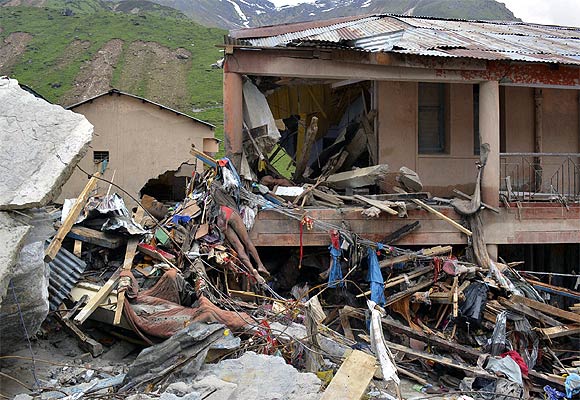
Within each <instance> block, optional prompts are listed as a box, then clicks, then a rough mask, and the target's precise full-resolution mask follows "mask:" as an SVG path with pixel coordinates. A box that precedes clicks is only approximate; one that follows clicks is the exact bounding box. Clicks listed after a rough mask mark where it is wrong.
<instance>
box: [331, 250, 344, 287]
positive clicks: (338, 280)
mask: <svg viewBox="0 0 580 400" xmlns="http://www.w3.org/2000/svg"><path fill="white" fill-rule="evenodd" d="M328 248H329V249H330V257H331V258H332V260H331V267H330V274H329V275H328V287H330V288H335V287H337V286H338V287H344V282H343V281H342V269H341V268H340V259H339V257H340V253H341V251H340V249H337V248H335V247H334V246H332V245H331V246H328Z"/></svg>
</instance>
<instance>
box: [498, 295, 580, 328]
mask: <svg viewBox="0 0 580 400" xmlns="http://www.w3.org/2000/svg"><path fill="white" fill-rule="evenodd" d="M510 300H511V301H513V302H514V303H517V304H524V305H526V306H528V307H531V308H534V309H536V310H539V311H541V312H543V313H546V314H550V315H553V316H555V317H558V318H562V319H565V320H568V321H574V322H580V314H576V313H573V312H570V311H565V310H560V309H559V308H556V307H553V306H551V305H549V304H544V303H540V302H539V301H535V300H532V299H528V298H526V297H522V296H517V295H514V296H511V297H510Z"/></svg>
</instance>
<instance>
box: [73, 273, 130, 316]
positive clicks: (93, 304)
mask: <svg viewBox="0 0 580 400" xmlns="http://www.w3.org/2000/svg"><path fill="white" fill-rule="evenodd" d="M121 269H122V267H119V269H117V270H116V271H115V272H114V273H113V275H111V277H110V278H109V280H108V281H107V282H105V284H104V285H103V286H102V287H101V288H100V289H99V291H98V292H97V293H96V294H95V295H94V296H93V297H91V299H90V300H89V302H88V303H87V305H86V306H84V307H83V309H82V310H81V311H80V312H79V313H78V314H77V316H76V317H75V319H74V321H75V322H76V323H78V324H82V323H83V322H85V321H86V320H87V318H89V317H90V316H91V314H92V313H93V312H94V311H95V310H96V309H97V307H99V306H100V305H101V303H102V302H103V301H104V300H105V299H107V298H108V297H109V294H110V293H111V291H112V290H113V288H114V287H115V285H116V284H117V281H118V280H119V276H120V274H121Z"/></svg>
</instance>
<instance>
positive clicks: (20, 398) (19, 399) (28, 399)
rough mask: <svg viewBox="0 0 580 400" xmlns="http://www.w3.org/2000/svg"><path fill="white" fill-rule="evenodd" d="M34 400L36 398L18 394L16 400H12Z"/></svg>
mask: <svg viewBox="0 0 580 400" xmlns="http://www.w3.org/2000/svg"><path fill="white" fill-rule="evenodd" d="M33 399H34V397H32V396H29V395H27V394H24V393H22V394H17V395H16V396H14V399H12V400H33Z"/></svg>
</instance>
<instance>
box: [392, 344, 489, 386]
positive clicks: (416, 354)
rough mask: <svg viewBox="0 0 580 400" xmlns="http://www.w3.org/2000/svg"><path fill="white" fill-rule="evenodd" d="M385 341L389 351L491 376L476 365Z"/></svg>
mask: <svg viewBox="0 0 580 400" xmlns="http://www.w3.org/2000/svg"><path fill="white" fill-rule="evenodd" d="M385 342H386V344H387V347H389V349H391V351H400V352H403V353H405V354H408V355H411V356H414V357H419V358H422V359H424V360H429V361H434V362H436V363H439V364H442V365H445V366H447V367H451V368H456V369H460V370H462V371H465V372H469V373H471V374H473V375H476V376H483V377H486V378H491V377H493V375H491V374H490V373H488V372H487V371H485V370H483V369H480V368H477V367H472V366H470V365H467V364H465V363H462V362H459V361H456V360H454V359H452V358H448V357H443V356H439V355H436V354H430V353H425V352H423V351H419V350H414V349H411V348H410V347H407V346H402V345H400V344H397V343H392V342H389V341H386V340H385Z"/></svg>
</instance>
